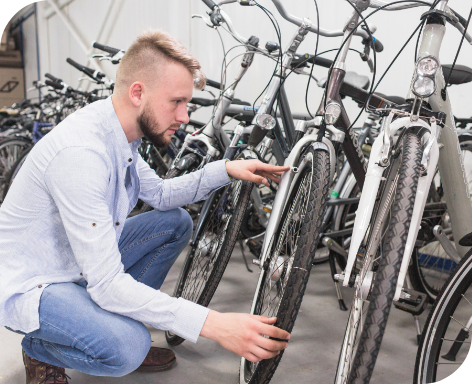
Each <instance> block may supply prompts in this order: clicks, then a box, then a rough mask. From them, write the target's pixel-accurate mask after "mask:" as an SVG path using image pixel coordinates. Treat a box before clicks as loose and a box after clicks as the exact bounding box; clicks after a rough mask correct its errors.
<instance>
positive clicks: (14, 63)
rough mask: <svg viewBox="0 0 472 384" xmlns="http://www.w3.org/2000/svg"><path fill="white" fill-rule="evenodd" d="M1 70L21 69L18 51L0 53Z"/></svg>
mask: <svg viewBox="0 0 472 384" xmlns="http://www.w3.org/2000/svg"><path fill="white" fill-rule="evenodd" d="M0 67H1V68H23V62H22V60H21V52H20V51H0Z"/></svg>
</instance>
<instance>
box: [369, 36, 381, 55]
mask: <svg viewBox="0 0 472 384" xmlns="http://www.w3.org/2000/svg"><path fill="white" fill-rule="evenodd" d="M372 37H373V36H372ZM373 39H374V44H373V47H374V49H375V52H382V51H383V50H384V46H383V44H382V43H381V42H380V40H379V39H376V38H375V37H373Z"/></svg>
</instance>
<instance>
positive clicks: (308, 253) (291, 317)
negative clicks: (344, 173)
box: [240, 148, 330, 384]
mask: <svg viewBox="0 0 472 384" xmlns="http://www.w3.org/2000/svg"><path fill="white" fill-rule="evenodd" d="M308 151H311V152H313V176H312V184H311V191H310V196H309V200H308V208H307V211H306V215H305V219H304V221H303V224H302V228H301V234H300V238H299V240H298V245H297V250H296V253H295V257H294V261H293V265H292V270H291V273H290V276H289V279H288V282H287V286H286V288H285V292H284V294H283V296H282V299H281V303H280V307H279V310H278V313H277V322H276V323H275V324H274V325H275V326H276V327H278V328H281V329H284V330H286V331H287V332H289V333H290V332H291V331H292V329H293V326H294V324H295V320H296V318H297V315H298V311H299V310H300V306H301V303H302V299H303V295H304V294H305V289H306V286H307V283H308V278H309V277H310V271H311V267H312V265H313V259H314V257H315V251H316V248H317V245H318V242H319V236H320V230H321V228H322V222H323V217H324V212H325V208H326V202H327V199H328V195H329V184H330V160H329V154H328V153H327V152H326V151H323V150H313V149H312V148H309V149H308ZM299 172H303V169H299ZM300 179H301V177H300ZM300 179H299V180H300ZM300 181H301V180H300ZM296 189H297V186H295V187H294V191H295V190H296ZM290 200H291V199H290V198H289V199H288V200H287V201H288V203H289V204H287V206H286V208H285V210H286V211H287V210H288V209H289V208H290V206H291V204H290V203H292V201H290ZM283 218H284V215H283V216H282V219H283ZM283 225H284V223H283V220H281V222H280V224H279V228H282V226H283ZM279 232H280V231H277V232H276V233H279ZM273 244H274V246H276V244H277V239H274V242H273ZM283 354H284V351H283V350H282V351H281V352H280V354H278V355H277V356H275V357H274V358H272V359H267V360H262V361H261V362H260V363H259V365H258V366H257V368H256V370H255V372H254V374H253V376H252V378H251V380H250V381H249V383H250V384H256V383H257V384H267V383H269V382H270V380H271V379H272V376H273V375H274V373H275V370H276V369H277V366H278V365H279V362H280V360H281V359H282V356H283ZM242 374H243V373H242V372H240V375H242Z"/></svg>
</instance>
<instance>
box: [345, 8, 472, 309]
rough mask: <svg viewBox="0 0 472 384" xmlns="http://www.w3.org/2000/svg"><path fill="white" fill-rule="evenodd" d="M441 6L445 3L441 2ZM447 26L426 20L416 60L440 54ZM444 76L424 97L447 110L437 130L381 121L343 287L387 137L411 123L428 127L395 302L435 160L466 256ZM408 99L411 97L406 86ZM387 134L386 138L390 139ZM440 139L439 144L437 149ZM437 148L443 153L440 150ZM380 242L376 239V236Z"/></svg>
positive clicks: (463, 200) (460, 178)
mask: <svg viewBox="0 0 472 384" xmlns="http://www.w3.org/2000/svg"><path fill="white" fill-rule="evenodd" d="M443 3H445V4H444V6H446V5H447V1H444V2H443ZM445 31H446V27H445V26H444V25H440V24H427V25H425V27H424V31H423V36H422V42H421V46H420V50H419V56H418V57H419V58H421V57H425V56H428V55H431V56H434V57H435V58H438V57H439V50H440V48H441V43H442V39H443V37H444V34H445ZM444 86H445V80H444V76H443V72H442V70H441V68H439V69H438V71H437V73H436V91H435V92H434V94H433V95H432V96H430V97H429V99H427V101H428V102H429V104H430V105H431V107H432V109H433V111H434V112H439V111H441V112H444V113H445V114H446V126H445V127H444V128H443V129H442V130H440V129H439V127H438V125H437V124H436V121H435V119H432V121H429V122H428V123H427V122H425V121H423V120H422V119H421V118H420V119H418V120H417V121H412V119H411V118H410V117H402V118H399V119H397V120H395V121H393V122H392V118H393V115H394V114H395V111H392V112H391V114H390V116H389V117H388V118H386V119H385V121H384V124H383V127H382V128H383V132H381V134H380V135H379V136H378V137H377V139H376V140H375V142H374V144H373V146H372V151H371V155H370V159H369V166H368V170H367V176H366V180H365V184H364V188H363V191H362V195H361V198H360V202H359V206H358V210H357V212H356V220H355V223H354V230H353V235H352V239H351V246H350V249H349V256H348V261H347V266H346V271H345V276H344V281H343V285H344V286H347V285H348V284H349V280H350V278H351V273H352V269H353V266H354V263H355V261H356V258H357V253H358V250H359V247H360V245H361V243H362V240H363V239H364V237H365V235H366V232H367V229H368V226H369V223H370V222H371V217H372V211H373V208H374V204H375V200H376V197H377V193H378V190H379V186H380V181H381V179H382V174H383V171H384V169H385V167H382V166H381V165H380V164H381V160H382V155H383V154H384V153H385V152H388V148H387V145H389V142H390V140H389V139H390V137H392V136H393V135H394V134H395V133H396V132H397V131H398V130H399V129H400V128H403V127H406V128H409V127H411V126H422V127H424V128H426V129H427V130H428V131H429V134H425V136H423V144H424V153H423V159H422V166H423V167H424V170H425V172H424V171H423V172H422V175H420V179H419V183H418V189H417V192H416V200H415V205H414V208H413V215H412V220H411V224H410V228H409V232H408V238H407V242H406V247H405V251H404V255H403V260H402V264H401V268H400V274H399V278H398V282H397V287H396V291H395V296H394V300H396V301H398V300H399V298H400V294H401V290H402V288H403V284H404V282H405V277H406V274H407V270H408V265H409V262H410V258H411V254H412V251H413V247H414V245H415V241H416V237H417V235H418V231H419V228H420V223H421V218H422V215H423V210H424V207H425V204H426V200H427V197H428V192H429V188H430V185H431V181H432V178H433V177H434V174H435V172H436V165H437V164H439V171H440V174H441V179H442V186H443V189H444V194H445V198H446V203H447V209H448V212H449V214H450V216H451V222H452V223H451V224H452V232H453V235H454V240H455V243H456V249H457V251H458V252H459V254H460V255H461V256H463V255H464V254H465V252H466V251H467V248H464V247H461V246H460V245H459V244H458V241H459V240H460V239H461V238H462V237H463V236H464V235H466V234H467V233H469V232H472V206H471V204H470V195H469V191H468V187H467V183H466V182H465V175H464V168H463V164H462V159H461V156H460V154H461V151H460V146H459V140H458V137H457V133H456V132H455V130H454V127H455V124H454V117H453V114H452V110H451V104H450V100H449V97H448V96H447V94H446V100H443V99H442V97H441V90H442V89H444ZM407 98H415V96H414V95H413V93H412V90H411V88H410V92H409V94H408V96H407ZM389 136H390V137H389ZM438 143H441V144H442V146H441V149H439V145H438ZM440 152H441V156H439V153H440ZM379 241H380V239H379Z"/></svg>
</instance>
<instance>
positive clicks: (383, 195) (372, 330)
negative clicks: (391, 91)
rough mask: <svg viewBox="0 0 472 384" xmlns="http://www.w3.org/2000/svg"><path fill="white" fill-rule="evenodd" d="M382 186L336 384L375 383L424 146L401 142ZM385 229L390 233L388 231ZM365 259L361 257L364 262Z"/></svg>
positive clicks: (410, 137) (407, 138)
mask: <svg viewBox="0 0 472 384" xmlns="http://www.w3.org/2000/svg"><path fill="white" fill-rule="evenodd" d="M396 148H397V149H396V150H395V153H396V154H397V155H398V157H396V158H393V157H392V159H391V166H390V169H389V173H388V176H387V178H386V181H385V183H384V186H383V187H382V188H381V190H380V196H379V199H378V201H379V204H378V205H377V208H376V210H375V211H374V215H373V216H372V217H373V219H372V223H371V226H370V228H369V230H368V232H369V233H368V235H367V240H366V242H365V243H366V244H367V246H366V248H365V250H362V251H361V252H359V256H358V257H360V260H359V262H360V263H362V268H360V271H359V273H358V274H357V278H356V282H355V293H354V299H353V304H352V307H351V312H350V315H349V320H348V324H347V328H346V333H345V336H344V341H343V345H342V348H341V353H340V358H339V362H338V370H337V373H336V379H335V383H336V384H345V383H349V384H352V383H356V384H360V383H364V384H367V383H369V382H370V378H371V376H372V373H373V370H374V367H375V362H376V360H377V356H378V353H379V350H380V345H381V343H382V338H383V335H384V332H385V328H386V325H387V320H388V316H389V313H390V308H391V305H392V301H393V296H394V294H395V289H396V283H397V279H398V273H399V270H400V265H401V262H402V257H403V253H404V250H405V243H406V239H407V237H408V230H409V227H410V222H411V216H412V213H413V207H414V204H415V197H416V189H417V186H418V179H419V175H420V161H421V156H422V145H421V142H420V139H419V138H418V137H417V136H416V135H414V134H412V133H407V134H405V135H404V136H403V140H401V141H399V143H398V144H397V146H396ZM385 229H386V231H385ZM361 260H362V261H361Z"/></svg>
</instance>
